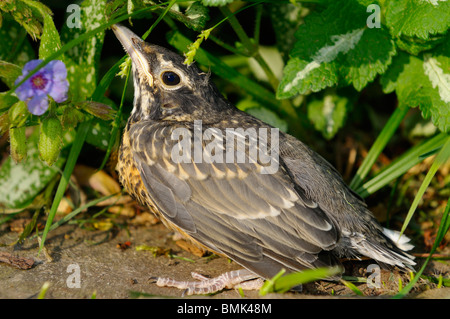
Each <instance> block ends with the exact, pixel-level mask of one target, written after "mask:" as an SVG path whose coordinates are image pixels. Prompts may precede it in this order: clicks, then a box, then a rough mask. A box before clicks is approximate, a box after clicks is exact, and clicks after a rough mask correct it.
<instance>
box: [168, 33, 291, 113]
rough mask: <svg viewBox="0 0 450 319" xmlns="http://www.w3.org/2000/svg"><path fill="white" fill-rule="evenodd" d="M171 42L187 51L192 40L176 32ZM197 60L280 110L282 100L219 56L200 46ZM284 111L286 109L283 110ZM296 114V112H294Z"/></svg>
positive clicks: (266, 104)
mask: <svg viewBox="0 0 450 319" xmlns="http://www.w3.org/2000/svg"><path fill="white" fill-rule="evenodd" d="M168 41H169V43H170V44H171V45H172V46H174V47H175V48H177V49H178V50H180V51H185V50H186V48H187V46H188V45H190V44H191V41H190V40H189V39H187V38H186V37H184V36H183V35H182V34H181V33H180V32H174V33H169V34H168ZM195 59H196V61H197V62H198V63H199V64H202V65H204V66H206V67H209V68H211V70H212V71H213V72H214V73H215V74H216V75H218V76H220V77H222V78H224V79H226V80H228V81H230V82H232V83H234V84H235V85H236V86H237V87H240V88H242V89H243V90H245V91H246V92H247V93H249V94H250V95H252V96H253V97H255V99H258V100H259V101H261V102H262V103H264V105H265V106H267V107H268V108H271V109H273V110H280V107H281V106H280V104H281V103H280V101H277V100H276V99H275V96H274V95H273V94H272V92H270V91H269V90H267V89H266V88H265V87H263V86H261V85H259V84H258V83H256V82H254V81H252V80H251V79H249V78H248V77H246V76H244V75H242V74H241V73H239V72H238V71H237V70H236V69H234V68H230V67H229V66H227V65H226V64H225V63H224V62H222V61H221V60H220V59H219V58H217V57H216V56H214V55H213V54H210V53H208V52H206V51H205V50H204V49H202V48H199V49H198V50H197V54H196V56H195ZM281 111H284V110H281ZM292 116H295V114H292Z"/></svg>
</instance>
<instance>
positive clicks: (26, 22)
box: [0, 0, 49, 40]
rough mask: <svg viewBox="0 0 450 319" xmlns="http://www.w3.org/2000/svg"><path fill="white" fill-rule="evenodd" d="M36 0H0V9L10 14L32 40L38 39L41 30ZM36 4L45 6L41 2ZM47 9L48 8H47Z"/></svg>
mask: <svg viewBox="0 0 450 319" xmlns="http://www.w3.org/2000/svg"><path fill="white" fill-rule="evenodd" d="M36 2H37V1H30V0H22V1H1V2H0V9H1V10H2V11H5V12H8V13H9V14H11V16H12V17H13V18H14V20H16V21H17V22H18V23H19V24H20V25H21V26H22V28H23V29H25V30H26V31H27V32H28V34H29V35H30V36H31V37H32V38H33V39H34V40H36V39H38V38H39V37H40V36H41V32H42V25H41V21H40V20H39V18H40V15H39V9H38V8H37V7H36V5H35V3H36ZM38 5H41V6H43V7H45V6H44V5H43V4H41V3H39V4H38ZM45 8H47V7H45ZM47 10H49V9H48V8H47Z"/></svg>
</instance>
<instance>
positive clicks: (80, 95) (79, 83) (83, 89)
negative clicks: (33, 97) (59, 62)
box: [61, 0, 107, 101]
mask: <svg viewBox="0 0 450 319" xmlns="http://www.w3.org/2000/svg"><path fill="white" fill-rule="evenodd" d="M105 8H106V0H101V1H95V0H85V1H83V2H82V4H81V10H80V14H81V28H76V27H74V28H70V27H69V26H68V25H67V24H65V25H64V27H63V30H62V31H61V39H62V41H63V42H69V41H70V40H72V39H74V38H77V37H79V36H81V35H82V34H85V33H87V32H89V31H92V30H94V29H96V28H97V27H99V26H101V25H102V24H105V23H106V22H107V21H106V17H105V14H104V12H105ZM104 36H105V31H101V32H97V33H96V34H95V35H94V36H92V37H90V38H89V39H87V40H85V41H84V42H83V43H80V44H79V45H77V46H75V47H73V48H71V49H70V50H69V51H68V52H67V56H68V57H69V58H70V60H71V61H70V62H68V63H67V71H68V74H67V79H68V81H69V83H70V88H71V93H72V100H73V101H84V100H86V99H87V98H88V97H90V96H91V95H92V93H93V92H94V90H95V88H96V85H97V80H98V66H99V62H100V54H101V49H102V46H103V41H104Z"/></svg>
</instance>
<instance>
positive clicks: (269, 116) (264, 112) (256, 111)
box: [246, 107, 288, 132]
mask: <svg viewBox="0 0 450 319" xmlns="http://www.w3.org/2000/svg"><path fill="white" fill-rule="evenodd" d="M246 112H247V113H248V114H251V115H253V116H254V117H256V118H258V119H260V120H261V121H263V122H265V123H267V124H269V125H272V126H273V127H276V128H279V129H280V131H282V132H286V131H287V129H288V124H287V123H286V121H284V120H282V119H280V118H279V117H278V115H276V114H275V113H274V112H272V111H270V110H268V109H266V108H264V107H252V108H249V109H247V110H246Z"/></svg>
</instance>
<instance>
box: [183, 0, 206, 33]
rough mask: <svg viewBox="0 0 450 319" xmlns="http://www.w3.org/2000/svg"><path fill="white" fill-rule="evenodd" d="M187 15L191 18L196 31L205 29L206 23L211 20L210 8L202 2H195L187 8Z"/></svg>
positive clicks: (191, 23) (191, 24)
mask: <svg viewBox="0 0 450 319" xmlns="http://www.w3.org/2000/svg"><path fill="white" fill-rule="evenodd" d="M185 15H186V17H187V18H189V21H190V26H191V27H192V28H193V29H194V30H196V31H199V30H202V29H204V28H205V25H206V22H207V21H208V20H209V12H208V8H206V7H205V6H203V5H202V4H201V3H200V2H194V3H193V4H192V5H191V6H190V7H189V8H187V10H186V12H185Z"/></svg>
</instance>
